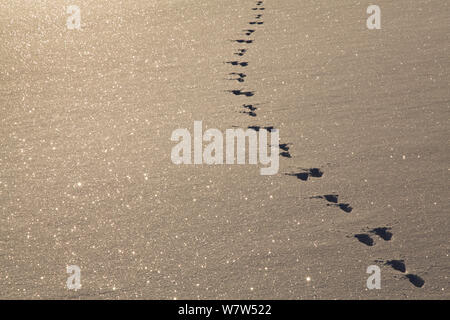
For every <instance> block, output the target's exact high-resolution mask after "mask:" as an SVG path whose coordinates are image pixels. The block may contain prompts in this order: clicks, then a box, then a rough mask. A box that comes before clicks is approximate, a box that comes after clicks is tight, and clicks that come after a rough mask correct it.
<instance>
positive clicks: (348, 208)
mask: <svg viewBox="0 0 450 320" xmlns="http://www.w3.org/2000/svg"><path fill="white" fill-rule="evenodd" d="M334 206H337V207H339V209H341V210H342V211H344V212H346V213H350V212H352V211H353V208H352V207H351V206H350V204H348V203H338V204H336V205H334Z"/></svg>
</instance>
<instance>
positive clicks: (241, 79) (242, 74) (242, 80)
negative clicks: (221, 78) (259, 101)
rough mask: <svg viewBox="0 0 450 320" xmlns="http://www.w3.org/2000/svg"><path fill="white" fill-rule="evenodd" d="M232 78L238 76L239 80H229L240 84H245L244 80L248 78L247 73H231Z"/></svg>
mask: <svg viewBox="0 0 450 320" xmlns="http://www.w3.org/2000/svg"><path fill="white" fill-rule="evenodd" d="M229 75H230V76H237V77H238V78H236V79H228V80H236V81H238V82H244V81H245V80H244V78H245V77H247V75H246V74H245V73H238V72H231V73H229Z"/></svg>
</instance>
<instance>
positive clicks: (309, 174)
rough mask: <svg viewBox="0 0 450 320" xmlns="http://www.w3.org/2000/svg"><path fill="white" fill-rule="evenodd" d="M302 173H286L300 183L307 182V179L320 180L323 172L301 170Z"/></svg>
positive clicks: (315, 169)
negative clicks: (300, 181)
mask: <svg viewBox="0 0 450 320" xmlns="http://www.w3.org/2000/svg"><path fill="white" fill-rule="evenodd" d="M301 170H303V172H294V173H286V175H288V176H291V177H297V179H300V180H302V181H307V180H308V178H309V177H313V178H320V177H322V176H323V172H322V171H321V170H320V169H319V168H310V169H301Z"/></svg>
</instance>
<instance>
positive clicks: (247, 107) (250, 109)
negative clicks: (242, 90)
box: [242, 104, 258, 111]
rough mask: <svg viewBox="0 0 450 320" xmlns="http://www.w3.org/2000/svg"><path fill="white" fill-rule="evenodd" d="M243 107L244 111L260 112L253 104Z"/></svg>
mask: <svg viewBox="0 0 450 320" xmlns="http://www.w3.org/2000/svg"><path fill="white" fill-rule="evenodd" d="M242 107H243V108H244V109H247V110H249V111H256V110H258V108H257V107H255V106H253V105H252V104H243V105H242Z"/></svg>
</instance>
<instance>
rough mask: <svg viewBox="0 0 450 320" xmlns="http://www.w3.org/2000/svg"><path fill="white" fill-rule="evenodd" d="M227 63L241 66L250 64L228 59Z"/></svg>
mask: <svg viewBox="0 0 450 320" xmlns="http://www.w3.org/2000/svg"><path fill="white" fill-rule="evenodd" d="M225 63H228V64H231V65H233V66H241V67H246V66H248V62H239V61H227V62H225Z"/></svg>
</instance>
